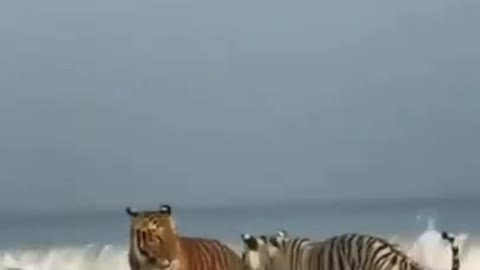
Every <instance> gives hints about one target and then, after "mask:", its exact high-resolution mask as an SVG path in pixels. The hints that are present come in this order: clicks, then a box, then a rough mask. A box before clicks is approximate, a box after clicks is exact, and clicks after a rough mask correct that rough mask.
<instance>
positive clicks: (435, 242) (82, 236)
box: [0, 198, 480, 270]
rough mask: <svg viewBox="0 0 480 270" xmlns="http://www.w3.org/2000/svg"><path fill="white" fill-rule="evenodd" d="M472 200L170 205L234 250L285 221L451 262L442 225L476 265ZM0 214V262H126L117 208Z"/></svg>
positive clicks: (200, 232) (465, 262) (466, 263)
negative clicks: (383, 241)
mask: <svg viewBox="0 0 480 270" xmlns="http://www.w3.org/2000/svg"><path fill="white" fill-rule="evenodd" d="M479 202H480V199H476V198H448V199H409V200H363V201H344V202H337V203H320V202H282V203H278V204H265V205H250V206H247V205H245V206H229V207H227V206H219V207H183V208H182V207H177V208H176V207H175V205H174V204H172V207H173V211H174V215H175V218H176V220H177V226H178V229H179V231H180V232H181V233H182V234H184V235H192V236H204V237H212V238H217V239H220V240H222V241H224V242H226V243H228V244H229V245H232V246H233V247H234V248H235V249H237V250H238V249H239V248H241V242H240V234H241V233H245V232H247V233H251V234H259V233H268V232H276V231H277V230H279V229H285V230H287V231H288V232H289V233H290V234H291V235H306V236H310V237H312V238H324V237H328V236H331V235H335V234H340V233H345V232H364V233H370V234H377V235H382V236H384V237H387V238H388V239H390V240H391V241H395V242H397V243H399V244H400V245H401V247H402V248H404V249H405V251H406V252H409V254H410V255H412V257H414V258H416V259H418V260H419V261H421V262H422V263H424V264H425V265H427V266H429V267H431V268H433V269H439V270H441V269H442V270H443V269H449V268H450V258H451V257H450V253H449V252H450V251H449V249H448V247H447V246H446V245H445V243H444V242H442V241H440V240H439V234H438V232H439V231H441V230H447V231H449V232H452V233H454V234H460V235H462V236H463V237H464V238H465V241H463V245H462V246H461V255H462V266H461V269H462V270H470V269H472V270H473V269H475V270H476V269H477V268H478V267H479V266H480V256H479V255H480V246H478V243H479V242H478V239H477V236H478V235H480V217H479V216H478V215H477V212H476V206H477V205H478V204H479ZM155 207H156V206H155V205H153V206H152V207H151V208H152V209H154V208H155ZM139 210H140V209H139ZM0 221H1V222H0V269H24V270H27V269H28V270H34V269H35V270H37V269H38V270H53V269H58V270H67V269H71V270H77V269H78V270H80V269H91V270H93V269H102V270H103V269H105V270H106V269H116V270H120V269H129V267H128V263H127V258H126V252H127V247H128V233H129V218H128V216H127V215H126V214H125V209H124V208H118V209H112V210H111V211H81V212H80V211H79V212H70V213H42V214H40V213H36V214H25V213H24V214H21V213H0ZM477 261H478V263H477Z"/></svg>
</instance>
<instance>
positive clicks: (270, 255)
mask: <svg viewBox="0 0 480 270" xmlns="http://www.w3.org/2000/svg"><path fill="white" fill-rule="evenodd" d="M442 238H443V239H444V240H446V241H448V242H449V244H450V245H451V249H452V267H451V269H452V270H459V268H460V259H459V250H458V246H457V243H456V241H455V237H454V236H452V235H450V234H449V233H447V232H442ZM242 240H243V242H244V244H245V250H244V252H243V255H242V257H243V260H244V262H245V264H246V265H248V266H249V268H250V269H252V270H426V269H429V268H428V267H426V266H423V265H421V264H419V263H418V262H416V261H414V260H413V259H412V258H410V257H409V256H408V255H406V254H405V253H404V252H402V251H401V250H400V249H399V247H398V246H397V245H395V244H392V243H389V242H388V241H386V240H384V239H382V238H380V237H377V236H371V235H365V234H358V233H349V234H342V235H337V236H334V237H331V238H328V239H326V240H324V241H312V240H310V239H309V238H302V237H297V238H290V237H288V235H287V233H286V231H284V230H282V231H280V232H278V233H277V234H276V235H275V236H271V237H265V236H262V237H254V236H251V235H248V234H242Z"/></svg>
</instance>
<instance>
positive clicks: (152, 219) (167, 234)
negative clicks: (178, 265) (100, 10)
mask: <svg viewBox="0 0 480 270" xmlns="http://www.w3.org/2000/svg"><path fill="white" fill-rule="evenodd" d="M126 212H127V214H128V215H129V216H130V219H131V224H130V250H129V257H130V264H132V263H135V264H140V265H148V266H149V268H150V269H167V268H169V267H170V266H171V264H172V262H174V261H175V260H176V259H177V252H178V239H177V231H176V226H175V220H174V219H173V217H172V215H171V214H172V209H171V207H170V206H169V205H161V206H160V209H159V210H154V211H135V210H133V209H131V208H130V207H127V208H126ZM132 260H133V262H132Z"/></svg>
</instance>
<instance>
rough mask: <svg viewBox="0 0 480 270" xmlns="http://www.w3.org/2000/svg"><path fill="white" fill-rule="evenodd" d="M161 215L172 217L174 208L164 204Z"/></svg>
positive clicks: (161, 207) (161, 206)
mask: <svg viewBox="0 0 480 270" xmlns="http://www.w3.org/2000/svg"><path fill="white" fill-rule="evenodd" d="M160 213H162V214H167V215H169V216H170V215H171V214H172V207H171V206H170V205H168V204H162V205H160Z"/></svg>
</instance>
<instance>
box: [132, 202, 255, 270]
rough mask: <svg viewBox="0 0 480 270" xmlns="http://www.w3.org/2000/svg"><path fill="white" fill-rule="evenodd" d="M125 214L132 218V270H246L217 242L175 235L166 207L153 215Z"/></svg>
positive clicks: (239, 260) (172, 219) (237, 259)
mask: <svg viewBox="0 0 480 270" xmlns="http://www.w3.org/2000/svg"><path fill="white" fill-rule="evenodd" d="M126 212H127V214H128V215H129V216H130V217H131V226H130V247H129V252H128V258H129V264H130V268H131V270H244V269H246V268H245V264H244V263H243V260H242V259H241V257H240V256H239V255H238V254H237V253H235V251H233V250H232V249H230V248H229V247H227V246H226V245H225V244H222V243H221V242H220V241H217V240H214V239H208V238H199V237H185V236H180V235H178V233H177V228H176V224H175V220H174V218H173V217H172V215H171V214H172V208H171V207H170V206H169V205H162V206H161V207H160V209H159V210H156V211H134V210H132V209H131V208H129V207H127V208H126Z"/></svg>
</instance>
